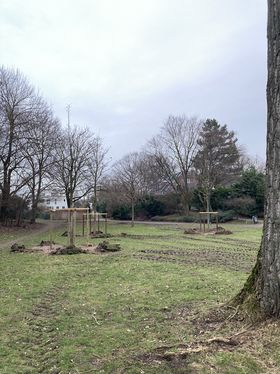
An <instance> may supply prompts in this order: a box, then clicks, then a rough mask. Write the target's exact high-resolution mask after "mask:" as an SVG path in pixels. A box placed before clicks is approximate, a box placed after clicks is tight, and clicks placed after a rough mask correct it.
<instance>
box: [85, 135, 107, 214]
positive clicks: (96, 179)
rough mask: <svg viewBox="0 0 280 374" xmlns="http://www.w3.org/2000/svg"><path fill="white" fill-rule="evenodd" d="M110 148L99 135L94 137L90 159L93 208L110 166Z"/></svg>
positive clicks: (89, 170)
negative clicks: (108, 156) (108, 157)
mask: <svg viewBox="0 0 280 374" xmlns="http://www.w3.org/2000/svg"><path fill="white" fill-rule="evenodd" d="M107 154H108V148H105V147H104V145H103V142H102V139H101V138H100V137H99V136H97V137H96V138H94V139H93V142H92V147H91V152H90V157H89V161H88V172H89V180H88V183H89V186H88V187H89V188H91V189H92V193H93V210H94V211H95V212H96V208H97V194H98V189H99V187H100V184H101V181H102V178H103V176H104V173H105V171H106V168H107V166H108V160H107Z"/></svg>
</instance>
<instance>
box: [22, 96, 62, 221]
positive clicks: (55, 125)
mask: <svg viewBox="0 0 280 374" xmlns="http://www.w3.org/2000/svg"><path fill="white" fill-rule="evenodd" d="M59 132H60V125H59V122H58V120H57V119H55V118H54V117H53V113H52V111H51V109H50V108H49V107H48V105H47V104H46V103H45V102H44V101H43V100H39V103H38V107H37V108H36V110H34V112H33V114H32V118H31V119H30V121H29V124H28V126H27V129H26V131H25V138H26V141H27V146H26V147H24V149H23V155H24V156H25V160H26V168H27V170H28V173H29V175H30V178H28V182H27V187H28V189H29V192H30V199H31V223H34V222H35V219H36V214H37V210H38V203H39V201H40V198H41V194H42V192H43V191H44V190H45V189H47V188H48V187H49V186H50V184H51V181H50V178H49V173H50V168H51V167H52V166H53V162H54V156H55V153H54V152H55V149H56V142H57V139H58V138H59Z"/></svg>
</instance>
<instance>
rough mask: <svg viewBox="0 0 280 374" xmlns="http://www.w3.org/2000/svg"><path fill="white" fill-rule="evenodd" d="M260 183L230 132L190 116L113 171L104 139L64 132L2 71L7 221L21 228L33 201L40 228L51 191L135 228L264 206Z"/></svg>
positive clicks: (1, 211)
mask: <svg viewBox="0 0 280 374" xmlns="http://www.w3.org/2000/svg"><path fill="white" fill-rule="evenodd" d="M68 114H69V113H68ZM263 181H264V179H263V173H262V171H260V170H257V169H256V168H254V167H253V166H252V165H249V164H248V162H247V161H246V157H245V156H244V152H243V151H242V149H241V147H240V146H239V145H238V140H237V137H236V135H235V133H234V132H233V131H230V130H229V129H228V128H227V126H226V125H220V124H219V123H218V122H217V121H216V120H215V119H207V120H205V121H202V120H200V119H199V118H196V117H188V116H186V115H180V116H174V115H170V116H169V117H168V118H167V120H166V121H165V123H164V124H163V126H162V127H161V129H160V131H159V133H158V134H157V135H156V136H154V137H153V138H152V139H151V140H150V141H148V143H147V144H146V146H145V147H144V148H143V149H142V150H141V151H140V152H132V153H129V154H127V155H125V156H124V157H123V158H121V159H120V160H118V161H117V162H115V163H113V164H112V165H110V167H109V162H108V148H106V147H105V146H104V144H103V141H102V139H101V138H100V137H99V136H96V135H95V134H94V133H93V132H92V131H91V130H90V129H89V128H87V127H83V128H82V127H78V126H74V125H72V124H70V120H69V115H68V123H67V125H66V126H62V125H61V123H60V121H59V120H58V118H56V117H55V115H54V113H53V111H52V109H51V106H50V105H49V104H48V103H47V102H46V101H45V100H44V98H43V97H42V96H41V95H40V94H39V93H38V92H37V91H36V90H35V88H34V87H33V86H32V85H31V84H30V83H29V82H28V80H27V79H26V78H25V77H24V76H23V74H22V73H21V72H19V71H18V70H14V69H8V68H5V67H1V68H0V220H1V222H8V220H10V219H14V220H16V221H17V222H20V220H21V216H22V211H23V208H24V206H26V204H27V203H28V206H29V207H30V209H29V215H30V221H31V222H35V219H36V216H37V214H38V210H39V206H40V202H41V200H42V195H43V193H44V192H45V191H52V192H54V191H56V193H57V194H61V195H64V196H65V198H66V202H67V206H68V207H72V206H75V205H77V204H84V205H89V204H90V203H91V205H92V206H93V209H97V208H98V207H99V209H100V210H103V211H104V210H106V211H109V213H111V215H113V216H115V217H116V218H128V217H130V218H131V219H132V222H133V221H134V218H135V214H137V215H139V212H140V215H141V212H142V213H143V215H144V216H145V215H146V217H150V216H153V215H157V214H163V213H170V212H178V211H180V212H181V213H182V214H183V215H185V216H188V215H189V212H190V209H191V208H195V209H199V210H207V211H210V210H211V209H212V208H215V209H221V210H230V209H231V208H232V207H233V206H234V207H235V208H236V207H237V206H238V205H239V207H240V209H239V212H238V213H240V214H242V213H245V214H246V213H247V214H248V213H249V214H250V213H252V212H255V211H256V209H257V211H258V212H261V211H262V209H263V193H264V191H263V189H264V187H263V186H264V183H263ZM246 183H247V184H248V183H249V184H252V185H251V186H246ZM242 189H243V190H242ZM256 189H258V191H255V190H256ZM252 190H254V191H252ZM231 205H232V206H231ZM168 206H169V207H170V209H169V210H168V208H167V207H168ZM244 207H247V208H248V209H247V211H246V209H244ZM166 208H167V209H166ZM242 209H243V211H242Z"/></svg>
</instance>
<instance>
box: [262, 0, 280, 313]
mask: <svg viewBox="0 0 280 374" xmlns="http://www.w3.org/2000/svg"><path fill="white" fill-rule="evenodd" d="M267 37H268V81H267V176H266V178H267V180H266V188H267V190H266V193H267V198H266V207H265V220H264V234H263V240H262V246H261V253H260V273H259V281H258V283H257V290H258V293H259V296H260V306H261V309H262V310H263V311H264V313H265V314H266V315H274V316H279V315H280V1H279V0H268V27H267Z"/></svg>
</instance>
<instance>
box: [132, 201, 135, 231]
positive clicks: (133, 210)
mask: <svg viewBox="0 0 280 374" xmlns="http://www.w3.org/2000/svg"><path fill="white" fill-rule="evenodd" d="M134 221H135V202H134V199H132V200H131V227H134Z"/></svg>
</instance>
